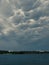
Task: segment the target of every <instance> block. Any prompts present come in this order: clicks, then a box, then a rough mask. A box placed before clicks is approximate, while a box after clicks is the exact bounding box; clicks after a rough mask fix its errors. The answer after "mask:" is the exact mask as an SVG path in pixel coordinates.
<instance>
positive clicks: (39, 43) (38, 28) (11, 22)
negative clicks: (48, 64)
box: [0, 0, 49, 51]
mask: <svg viewBox="0 0 49 65" xmlns="http://www.w3.org/2000/svg"><path fill="white" fill-rule="evenodd" d="M0 50H16V51H32V50H49V0H0Z"/></svg>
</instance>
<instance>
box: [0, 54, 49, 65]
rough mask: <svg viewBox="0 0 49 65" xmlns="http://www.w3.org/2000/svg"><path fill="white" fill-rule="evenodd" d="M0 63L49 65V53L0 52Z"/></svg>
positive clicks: (7, 64)
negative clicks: (14, 53)
mask: <svg viewBox="0 0 49 65" xmlns="http://www.w3.org/2000/svg"><path fill="white" fill-rule="evenodd" d="M0 65H49V54H16V55H8V54H4V55H1V54H0Z"/></svg>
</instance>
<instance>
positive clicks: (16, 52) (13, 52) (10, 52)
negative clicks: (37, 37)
mask: <svg viewBox="0 0 49 65" xmlns="http://www.w3.org/2000/svg"><path fill="white" fill-rule="evenodd" d="M0 54H49V51H2V50H0Z"/></svg>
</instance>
